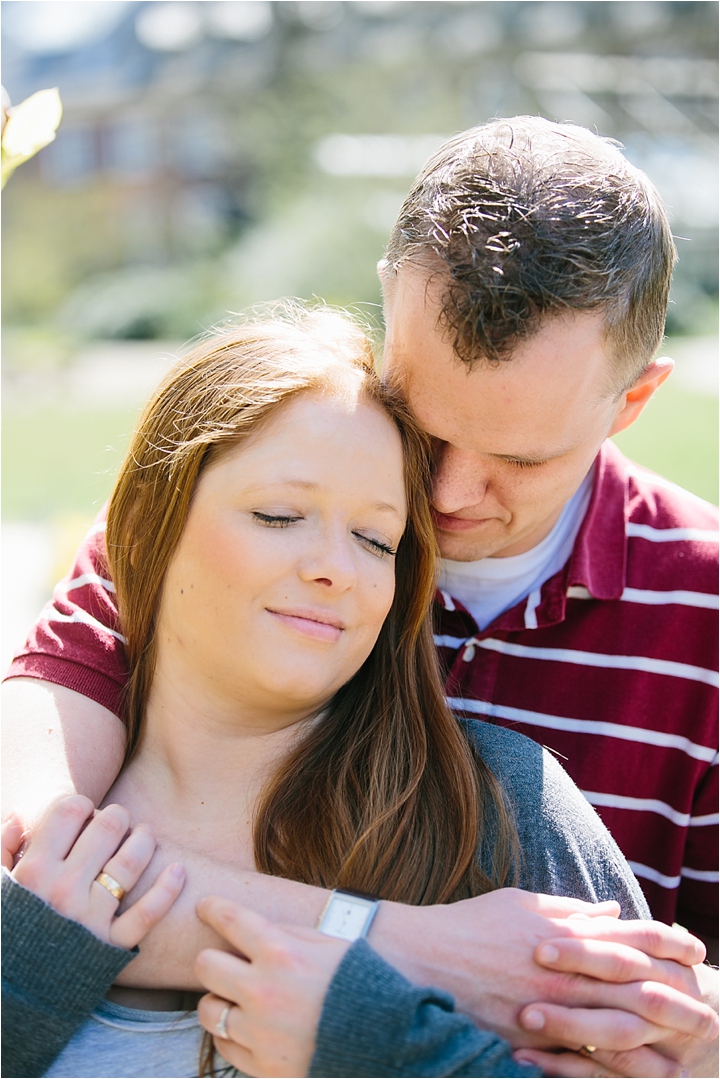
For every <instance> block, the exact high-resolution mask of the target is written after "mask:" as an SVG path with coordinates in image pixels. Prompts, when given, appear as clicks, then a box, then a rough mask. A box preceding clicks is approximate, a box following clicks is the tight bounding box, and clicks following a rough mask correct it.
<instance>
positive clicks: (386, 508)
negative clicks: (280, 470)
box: [247, 479, 405, 520]
mask: <svg viewBox="0 0 720 1079" xmlns="http://www.w3.org/2000/svg"><path fill="white" fill-rule="evenodd" d="M320 486H321V485H320V484H319V483H315V482H313V481H312V480H294V479H287V480H272V481H270V482H268V483H258V484H254V485H253V486H252V487H248V488H247V490H248V493H250V494H252V492H253V491H268V490H270V488H272V487H297V488H299V489H300V490H302V491H317V490H319V488H320ZM369 508H370V509H373V510H379V511H380V512H381V513H392V514H394V515H395V516H396V517H399V518H400V519H401V520H405V514H404V513H402V512H401V511H400V510H399V509H398V507H397V506H394V505H393V504H392V502H372V503H370V507H369Z"/></svg>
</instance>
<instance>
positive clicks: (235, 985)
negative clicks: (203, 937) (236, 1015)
mask: <svg viewBox="0 0 720 1079" xmlns="http://www.w3.org/2000/svg"><path fill="white" fill-rule="evenodd" d="M249 972H250V963H249V962H248V961H247V960H246V959H242V958H240V956H235V955H230V954H229V953H228V952H221V951H218V950H217V949H216V948H205V949H203V951H201V952H200V953H199V955H198V957H197V959H196V960H195V973H196V974H197V976H198V978H199V979H200V981H201V982H202V984H203V985H204V986H205V987H206V988H207V989H209V990H210V992H212V993H214V994H215V996H218V997H224V998H225V1001H226V1002H227V1001H231V1002H232V1003H233V1004H242V1002H243V999H244V992H245V983H246V980H247V977H248V974H249Z"/></svg>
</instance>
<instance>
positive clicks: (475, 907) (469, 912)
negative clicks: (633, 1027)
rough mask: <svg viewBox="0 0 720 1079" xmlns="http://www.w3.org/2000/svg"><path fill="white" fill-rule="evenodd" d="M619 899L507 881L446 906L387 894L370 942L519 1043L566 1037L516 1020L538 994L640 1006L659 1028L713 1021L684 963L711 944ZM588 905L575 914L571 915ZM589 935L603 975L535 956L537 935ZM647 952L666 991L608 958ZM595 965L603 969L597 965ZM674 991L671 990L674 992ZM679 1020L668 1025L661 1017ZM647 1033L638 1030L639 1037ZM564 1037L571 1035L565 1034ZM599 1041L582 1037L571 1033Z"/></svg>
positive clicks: (613, 1007) (649, 974)
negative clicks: (573, 895) (631, 910)
mask: <svg viewBox="0 0 720 1079" xmlns="http://www.w3.org/2000/svg"><path fill="white" fill-rule="evenodd" d="M618 913H619V908H618V906H617V904H616V903H609V904H598V905H596V906H594V905H593V904H590V903H583V902H582V901H580V900H575V899H564V898H560V897H554V896H544V895H534V894H533V893H529V892H522V891H518V890H517V889H502V890H500V891H496V892H490V893H489V894H487V895H483V896H479V897H477V898H475V899H470V900H464V901H462V902H460V903H454V904H451V905H448V906H435V907H403V906H400V905H399V904H393V903H382V904H381V906H380V910H379V912H378V915H377V917H376V919H375V922H374V924H373V928H372V929H371V931H370V938H369V939H370V943H371V944H372V945H373V947H375V948H376V949H377V950H378V951H379V952H380V953H381V954H382V955H383V957H384V958H386V959H387V960H389V962H391V963H393V965H394V966H396V967H397V968H398V969H399V970H400V971H401V972H402V973H403V974H405V975H406V977H408V978H409V979H410V980H411V981H414V982H416V983H419V984H422V985H434V986H438V987H439V988H442V989H445V990H446V991H447V992H449V993H451V994H452V995H453V997H454V998H455V1001H456V1005H457V1007H458V1010H459V1011H462V1012H465V1013H466V1014H467V1015H469V1016H470V1017H471V1018H472V1019H473V1020H474V1021H475V1022H476V1023H477V1024H478V1025H479V1026H482V1027H485V1028H488V1029H491V1030H494V1031H496V1032H497V1033H498V1034H500V1035H502V1037H504V1038H507V1040H508V1041H510V1043H511V1044H512V1045H514V1046H517V1047H519V1046H527V1045H528V1044H533V1045H535V1046H538V1047H550V1046H557V1045H558V1044H560V1042H559V1039H558V1038H557V1037H553V1036H552V1035H549V1034H548V1033H547V1031H546V1030H543V1031H536V1032H535V1033H534V1034H533V1035H532V1036H531V1037H529V1035H528V1033H527V1030H526V1029H525V1030H524V1029H523V1028H522V1027H521V1026H520V1024H519V1014H520V1011H521V1009H522V1008H523V1007H524V1006H525V1005H527V1004H531V1003H533V1002H535V1001H545V1002H547V1003H548V1004H554V1005H560V1006H563V1007H565V1008H584V1009H594V1017H595V1019H596V1020H597V1021H598V1022H600V1021H602V1020H603V1017H604V1019H606V1020H608V1021H609V1022H610V1024H612V1022H613V1021H614V1020H613V1017H612V1016H610V1015H608V1014H607V1012H608V1010H610V1011H612V1012H617V1011H618V1009H620V1010H622V1011H626V1012H628V1013H637V1015H638V1016H640V1017H641V1018H640V1020H639V1024H643V1026H642V1028H641V1026H640V1025H638V1028H637V1029H638V1031H640V1030H641V1029H642V1030H645V1029H646V1028H647V1025H648V1024H651V1025H653V1026H654V1027H657V1028H658V1029H657V1030H656V1032H655V1033H656V1035H657V1037H658V1038H662V1037H665V1036H668V1035H669V1034H670V1033H671V1031H672V1032H676V1031H677V1030H678V1029H681V1028H682V1029H683V1033H685V1032H686V1030H687V1029H688V1028H689V1029H697V1026H698V1024H699V1026H700V1027H702V1024H703V1023H705V1024H706V1025H710V1024H712V1022H713V1020H712V1014H711V1012H710V1010H709V1009H708V1008H706V1007H705V1006H703V1005H701V1004H699V1003H698V999H697V995H695V996H687V997H684V996H681V995H680V993H678V992H677V991H676V990H678V989H679V990H681V991H682V992H688V991H689V988H690V987H691V985H692V981H691V979H692V975H691V974H688V972H687V971H686V970H684V969H683V968H687V967H691V966H693V964H697V963H698V962H701V961H702V959H703V957H704V948H703V946H702V944H701V943H700V942H699V941H697V940H696V939H695V938H694V937H692V936H690V934H688V933H685V932H683V931H680V930H673V929H670V927H668V926H663V925H661V924H660V923H658V922H640V921H632V922H631V921H625V922H621V921H619V920H617V914H618ZM583 914H584V915H586V916H585V917H570V915H583ZM556 937H557V938H560V939H563V940H564V939H565V938H570V939H571V940H572V941H578V940H581V941H582V940H592V941H593V942H596V943H597V942H599V943H601V944H605V945H607V948H606V949H605V952H604V956H605V976H606V977H607V978H608V980H607V981H603V980H600V979H599V978H598V977H596V976H595V974H590V975H589V976H588V975H587V974H584V973H577V974H575V973H568V972H567V971H565V970H563V969H562V968H561V969H559V970H551V969H549V968H547V967H543V966H540V965H539V964H538V963H537V962H535V960H534V958H533V957H534V954H535V951H536V949H537V948H538V946H539V945H541V944H543V943H545V942H548V941H551V940H553V941H554V942H555V943H557V942H556V941H555V938H556ZM628 948H630V949H633V948H634V949H637V950H642V951H643V952H644V953H645V959H646V963H645V968H644V974H643V979H644V981H652V982H658V983H661V985H663V986H666V987H667V990H668V992H667V993H660V994H653V993H650V992H647V991H643V990H642V989H641V986H642V985H643V984H644V983H643V982H639V981H632V982H628V981H627V979H625V982H624V984H620V985H618V984H615V982H616V981H619V980H622V979H621V978H619V977H618V972H620V973H622V972H621V968H620V967H618V965H617V963H616V964H615V969H614V970H613V967H612V964H611V962H609V961H608V960H609V959H611V958H612V957H613V956H615V957H616V959H617V957H622V956H623V955H624V954H626V952H625V951H623V949H628ZM592 969H593V970H595V971H597V967H596V966H594V967H593V968H592ZM668 994H669V996H670V997H671V998H672V1000H671V1001H670V1002H669V999H668ZM668 1019H671V1020H672V1024H673V1025H672V1026H671V1027H668V1026H667V1025H666V1023H664V1022H663V1020H666V1021H667V1020H668ZM644 1041H646V1038H641V1040H640V1041H638V1042H636V1044H638V1045H640V1044H643V1043H644ZM564 1044H568V1043H567V1042H566V1043H564ZM570 1044H571V1045H572V1047H577V1045H581V1044H593V1045H597V1044H598V1042H597V1041H591V1040H590V1039H589V1038H583V1039H582V1041H580V1042H577V1041H575V1042H574V1043H570Z"/></svg>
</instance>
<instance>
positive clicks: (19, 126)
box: [2, 87, 62, 187]
mask: <svg viewBox="0 0 720 1079" xmlns="http://www.w3.org/2000/svg"><path fill="white" fill-rule="evenodd" d="M61 118H62V103H61V101H60V94H59V93H58V91H57V87H55V88H54V89H52V90H38V92H37V93H36V94H32V95H31V96H30V97H28V98H26V99H25V101H21V102H20V104H19V105H16V106H15V108H13V109H11V110H10V113H9V115H8V119H7V123H6V124H5V130H4V131H3V133H2V186H3V187H5V184H6V183H7V181H8V179H9V178H10V177H11V176H12V174H13V172H14V171H15V169H16V168H17V167H18V165H22V163H23V161H27V160H28V158H30V157H32V156H33V155H34V154H36V153H37V152H38V150H42V148H43V146H47V145H48V143H50V142H52V141H53V139H54V138H55V131H56V130H57V126H58V124H59V123H60V120H61Z"/></svg>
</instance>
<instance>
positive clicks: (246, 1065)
mask: <svg viewBox="0 0 720 1079" xmlns="http://www.w3.org/2000/svg"><path fill="white" fill-rule="evenodd" d="M213 1045H214V1046H215V1049H216V1051H217V1052H218V1053H219V1054H220V1056H221V1057H223V1059H225V1060H227V1062H228V1064H232V1066H233V1067H234V1068H236V1069H237V1071H239V1072H240V1073H241V1074H242V1075H259V1074H260V1072H259V1071H258V1067H257V1063H256V1060H255V1056H254V1055H253V1053H251V1052H250V1051H249V1050H248V1049H246V1048H245V1047H244V1046H243V1045H238V1044H237V1043H236V1042H230V1041H226V1040H225V1039H224V1038H218V1037H217V1036H215V1037H214V1038H213Z"/></svg>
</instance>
